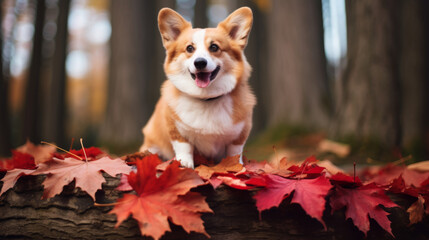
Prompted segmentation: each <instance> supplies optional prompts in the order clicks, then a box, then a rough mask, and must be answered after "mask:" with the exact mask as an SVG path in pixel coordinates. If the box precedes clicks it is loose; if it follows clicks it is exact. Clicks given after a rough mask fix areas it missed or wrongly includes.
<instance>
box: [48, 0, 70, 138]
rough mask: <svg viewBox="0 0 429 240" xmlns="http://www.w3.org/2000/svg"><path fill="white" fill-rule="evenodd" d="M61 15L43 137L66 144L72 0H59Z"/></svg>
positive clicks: (58, 20) (58, 21)
mask: <svg viewBox="0 0 429 240" xmlns="http://www.w3.org/2000/svg"><path fill="white" fill-rule="evenodd" d="M58 8H59V15H58V18H57V21H56V22H57V26H58V27H57V29H58V30H57V33H56V37H55V44H54V45H55V52H54V55H53V59H52V67H51V68H50V69H51V71H52V77H51V79H52V81H51V82H50V84H46V86H45V89H44V95H45V97H46V101H45V102H46V103H45V104H46V105H45V106H46V109H45V119H44V122H43V125H44V126H43V137H44V138H45V140H46V141H50V142H55V143H56V144H58V146H65V145H66V142H65V131H66V129H65V112H66V111H65V108H66V105H65V96H66V91H65V89H66V79H67V76H66V67H65V62H66V57H67V42H68V27H67V22H68V21H67V20H68V16H69V10H70V0H62V1H59V2H58Z"/></svg>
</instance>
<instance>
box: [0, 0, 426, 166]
mask: <svg viewBox="0 0 429 240" xmlns="http://www.w3.org/2000/svg"><path fill="white" fill-rule="evenodd" d="M240 6H249V7H251V8H252V10H253V12H254V25H253V29H252V32H251V35H250V39H249V45H248V46H247V48H246V55H247V58H248V61H249V62H250V64H251V65H252V66H253V73H252V77H251V79H250V84H251V86H252V88H253V89H254V91H255V93H256V95H257V98H258V105H257V107H256V109H255V113H254V129H253V131H252V135H251V138H250V141H249V144H248V146H247V148H246V149H247V150H246V152H247V155H248V156H249V155H250V156H249V157H250V158H257V159H258V157H259V156H263V154H260V153H258V151H260V152H262V153H267V154H268V153H272V152H273V149H272V146H273V145H276V147H278V148H283V147H288V146H294V144H295V145H296V144H297V143H300V142H304V143H305V142H312V141H319V140H320V139H324V138H329V139H333V140H335V141H339V142H344V143H347V144H350V146H352V152H353V153H356V154H360V156H363V157H365V158H366V157H370V158H375V159H379V160H381V159H384V160H395V159H399V158H400V157H401V156H405V155H407V154H413V156H414V159H416V160H426V159H428V158H429V124H428V123H429V113H428V112H429V111H428V107H429V106H428V105H429V68H428V67H429V46H428V42H429V31H428V29H429V19H428V18H429V15H428V12H429V1H425V0H360V1H354V0H252V1H250V0H247V1H245V0H207V1H205V0H159V1H149V0H144V1H143V0H110V1H109V0H1V12H0V13H1V16H0V20H1V27H2V28H1V46H2V48H0V49H1V56H2V57H1V58H0V59H1V64H0V66H2V68H1V69H2V74H0V78H1V79H0V156H7V155H9V154H10V149H12V148H15V147H17V146H19V145H22V144H23V143H24V142H25V141H26V139H29V140H31V141H32V142H35V143H39V142H40V141H41V140H44V141H48V142H55V143H56V144H57V145H58V146H62V147H64V148H68V146H69V145H70V143H71V139H73V138H75V139H79V138H81V137H82V138H83V139H84V140H85V143H86V145H87V146H101V147H106V148H108V149H109V150H110V151H111V152H113V153H117V154H122V153H131V152H135V151H136V150H137V149H138V147H139V145H140V144H141V142H142V134H141V128H142V126H143V125H144V124H145V123H146V121H147V120H148V118H149V117H150V115H151V113H152V111H153V109H154V106H155V103H156V101H157V99H158V98H159V88H160V85H161V83H162V82H163V81H164V80H165V74H164V72H163V69H162V64H163V60H164V56H165V54H164V49H163V47H162V44H161V39H160V35H159V32H158V28H157V14H158V11H159V10H160V9H161V8H162V7H170V8H173V9H175V10H177V11H178V12H180V13H181V14H182V15H183V16H185V17H186V18H187V19H188V20H189V21H191V22H192V23H193V26H194V27H206V26H210V27H214V26H216V24H217V23H218V22H219V21H221V20H223V19H224V18H225V17H226V16H227V15H228V14H229V13H231V12H232V11H233V10H235V9H236V8H238V7H240ZM300 136H304V137H300ZM315 139H316V140H315ZM76 144H77V143H76ZM298 145H299V144H298ZM304 145H305V144H304ZM259 160H262V159H259Z"/></svg>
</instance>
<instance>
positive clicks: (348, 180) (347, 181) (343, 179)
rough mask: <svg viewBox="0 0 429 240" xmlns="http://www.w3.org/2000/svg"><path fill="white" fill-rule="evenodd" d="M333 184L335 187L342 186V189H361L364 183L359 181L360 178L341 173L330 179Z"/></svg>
mask: <svg viewBox="0 0 429 240" xmlns="http://www.w3.org/2000/svg"><path fill="white" fill-rule="evenodd" d="M329 180H331V182H332V183H333V184H334V185H340V186H342V187H348V188H350V187H360V186H362V182H361V180H360V179H359V177H357V176H355V177H352V176H349V175H347V174H345V173H342V172H339V173H337V174H335V175H333V176H331V177H330V179H329Z"/></svg>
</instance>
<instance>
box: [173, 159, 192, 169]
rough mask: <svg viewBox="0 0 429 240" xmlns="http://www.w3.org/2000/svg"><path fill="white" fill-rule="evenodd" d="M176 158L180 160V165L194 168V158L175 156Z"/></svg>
mask: <svg viewBox="0 0 429 240" xmlns="http://www.w3.org/2000/svg"><path fill="white" fill-rule="evenodd" d="M176 160H178V161H179V162H180V165H182V167H186V168H194V159H192V158H189V157H180V156H176Z"/></svg>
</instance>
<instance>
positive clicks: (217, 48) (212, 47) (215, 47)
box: [209, 43, 219, 52]
mask: <svg viewBox="0 0 429 240" xmlns="http://www.w3.org/2000/svg"><path fill="white" fill-rule="evenodd" d="M209 50H210V52H217V51H218V50H219V46H218V45H216V44H214V43H212V44H211V45H210V47H209Z"/></svg>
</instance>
